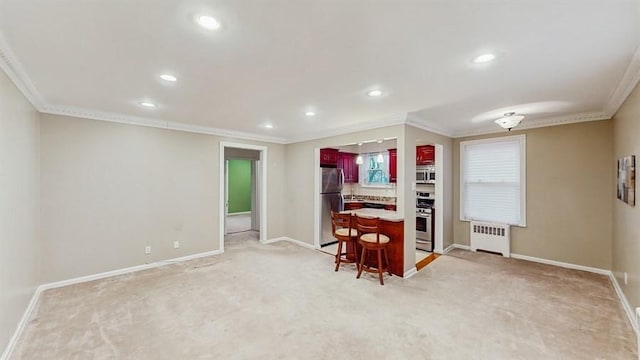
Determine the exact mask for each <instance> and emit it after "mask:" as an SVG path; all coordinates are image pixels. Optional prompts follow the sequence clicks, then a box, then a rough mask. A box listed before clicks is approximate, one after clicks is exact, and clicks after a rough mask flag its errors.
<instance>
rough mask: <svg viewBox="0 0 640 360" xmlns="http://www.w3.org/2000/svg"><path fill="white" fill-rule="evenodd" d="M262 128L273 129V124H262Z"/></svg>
mask: <svg viewBox="0 0 640 360" xmlns="http://www.w3.org/2000/svg"><path fill="white" fill-rule="evenodd" d="M264 128H265V129H273V125H271V124H265V125H264Z"/></svg>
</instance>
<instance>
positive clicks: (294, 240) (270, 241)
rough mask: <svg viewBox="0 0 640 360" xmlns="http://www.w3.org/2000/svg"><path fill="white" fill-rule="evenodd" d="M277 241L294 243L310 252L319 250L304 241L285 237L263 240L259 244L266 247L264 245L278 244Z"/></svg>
mask: <svg viewBox="0 0 640 360" xmlns="http://www.w3.org/2000/svg"><path fill="white" fill-rule="evenodd" d="M278 241H288V242H291V243H294V244H296V245H300V246H302V247H305V248H307V249H312V250H317V249H319V248H317V247H315V246H313V245H311V244H309V243H306V242H304V241H300V240H296V239H292V238H290V237H286V236H281V237H278V238H273V239H268V240H264V241H260V242H261V243H262V244H265V245H266V244H273V243H275V242H278Z"/></svg>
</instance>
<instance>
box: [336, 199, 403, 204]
mask: <svg viewBox="0 0 640 360" xmlns="http://www.w3.org/2000/svg"><path fill="white" fill-rule="evenodd" d="M344 202H345V204H346V203H371V204H382V205H395V204H396V203H395V202H394V201H382V200H347V199H344Z"/></svg>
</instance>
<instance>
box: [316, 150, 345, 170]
mask: <svg viewBox="0 0 640 360" xmlns="http://www.w3.org/2000/svg"><path fill="white" fill-rule="evenodd" d="M339 156H340V152H339V151H338V149H330V148H324V149H320V167H338V157H339Z"/></svg>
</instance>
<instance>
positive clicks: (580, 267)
mask: <svg viewBox="0 0 640 360" xmlns="http://www.w3.org/2000/svg"><path fill="white" fill-rule="evenodd" d="M511 257H512V258H514V259H520V260H527V261H533V262H537V263H541V264H547V265H555V266H560V267H563V268H567V269H574V270H582V271H588V272H592V273H595V274H600V275H607V276H608V275H609V274H610V273H611V270H605V269H599V268H595V267H591V266H584V265H577V264H571V263H566V262H562V261H555V260H547V259H543V258H537V257H533V256H527V255H521V254H514V253H511Z"/></svg>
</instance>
